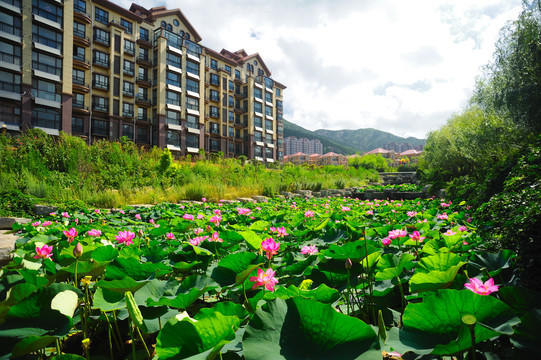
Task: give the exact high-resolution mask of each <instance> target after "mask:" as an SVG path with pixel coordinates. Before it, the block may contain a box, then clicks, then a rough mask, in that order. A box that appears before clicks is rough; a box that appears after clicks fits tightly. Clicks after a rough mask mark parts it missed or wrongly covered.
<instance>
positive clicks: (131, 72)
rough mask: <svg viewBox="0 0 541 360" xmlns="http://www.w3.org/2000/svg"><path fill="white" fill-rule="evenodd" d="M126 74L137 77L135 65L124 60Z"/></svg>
mask: <svg viewBox="0 0 541 360" xmlns="http://www.w3.org/2000/svg"><path fill="white" fill-rule="evenodd" d="M124 73H125V74H128V75H131V76H133V75H135V63H133V62H131V61H128V60H124Z"/></svg>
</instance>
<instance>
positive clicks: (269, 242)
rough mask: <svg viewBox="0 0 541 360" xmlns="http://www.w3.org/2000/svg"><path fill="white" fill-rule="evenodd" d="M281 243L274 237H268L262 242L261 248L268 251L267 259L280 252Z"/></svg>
mask: <svg viewBox="0 0 541 360" xmlns="http://www.w3.org/2000/svg"><path fill="white" fill-rule="evenodd" d="M279 247H280V243H277V242H275V241H274V239H273V238H266V239H265V240H263V241H262V242H261V248H262V249H263V250H265V251H266V252H267V259H272V256H273V255H276V254H278V248H279Z"/></svg>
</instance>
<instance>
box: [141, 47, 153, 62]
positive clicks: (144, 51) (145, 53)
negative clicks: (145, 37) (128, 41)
mask: <svg viewBox="0 0 541 360" xmlns="http://www.w3.org/2000/svg"><path fill="white" fill-rule="evenodd" d="M139 60H144V61H150V60H149V58H148V49H147V48H139Z"/></svg>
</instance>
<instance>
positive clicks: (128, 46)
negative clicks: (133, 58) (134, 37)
mask: <svg viewBox="0 0 541 360" xmlns="http://www.w3.org/2000/svg"><path fill="white" fill-rule="evenodd" d="M124 51H125V52H127V53H128V54H132V55H133V54H135V43H134V42H133V41H130V40H127V39H124Z"/></svg>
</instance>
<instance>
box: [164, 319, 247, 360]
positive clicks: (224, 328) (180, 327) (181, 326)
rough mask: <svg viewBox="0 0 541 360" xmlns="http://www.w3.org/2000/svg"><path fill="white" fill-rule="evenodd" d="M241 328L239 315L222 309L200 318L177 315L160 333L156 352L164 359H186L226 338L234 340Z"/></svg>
mask: <svg viewBox="0 0 541 360" xmlns="http://www.w3.org/2000/svg"><path fill="white" fill-rule="evenodd" d="M238 327H239V319H238V318H237V317H236V316H224V315H222V314H221V313H219V312H214V313H212V314H210V315H209V316H208V317H205V318H203V319H200V320H194V319H191V318H189V317H187V316H185V317H182V316H176V317H174V318H171V319H169V321H167V323H166V324H165V325H164V326H163V329H162V330H161V331H160V333H159V334H158V338H157V342H156V354H157V355H158V357H159V358H160V359H184V358H186V357H189V356H193V355H196V354H199V353H202V352H204V351H207V350H209V349H212V348H214V347H215V346H216V345H218V344H219V343H220V342H221V341H223V340H226V341H231V340H233V339H234V338H235V331H236V330H237V329H238Z"/></svg>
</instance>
